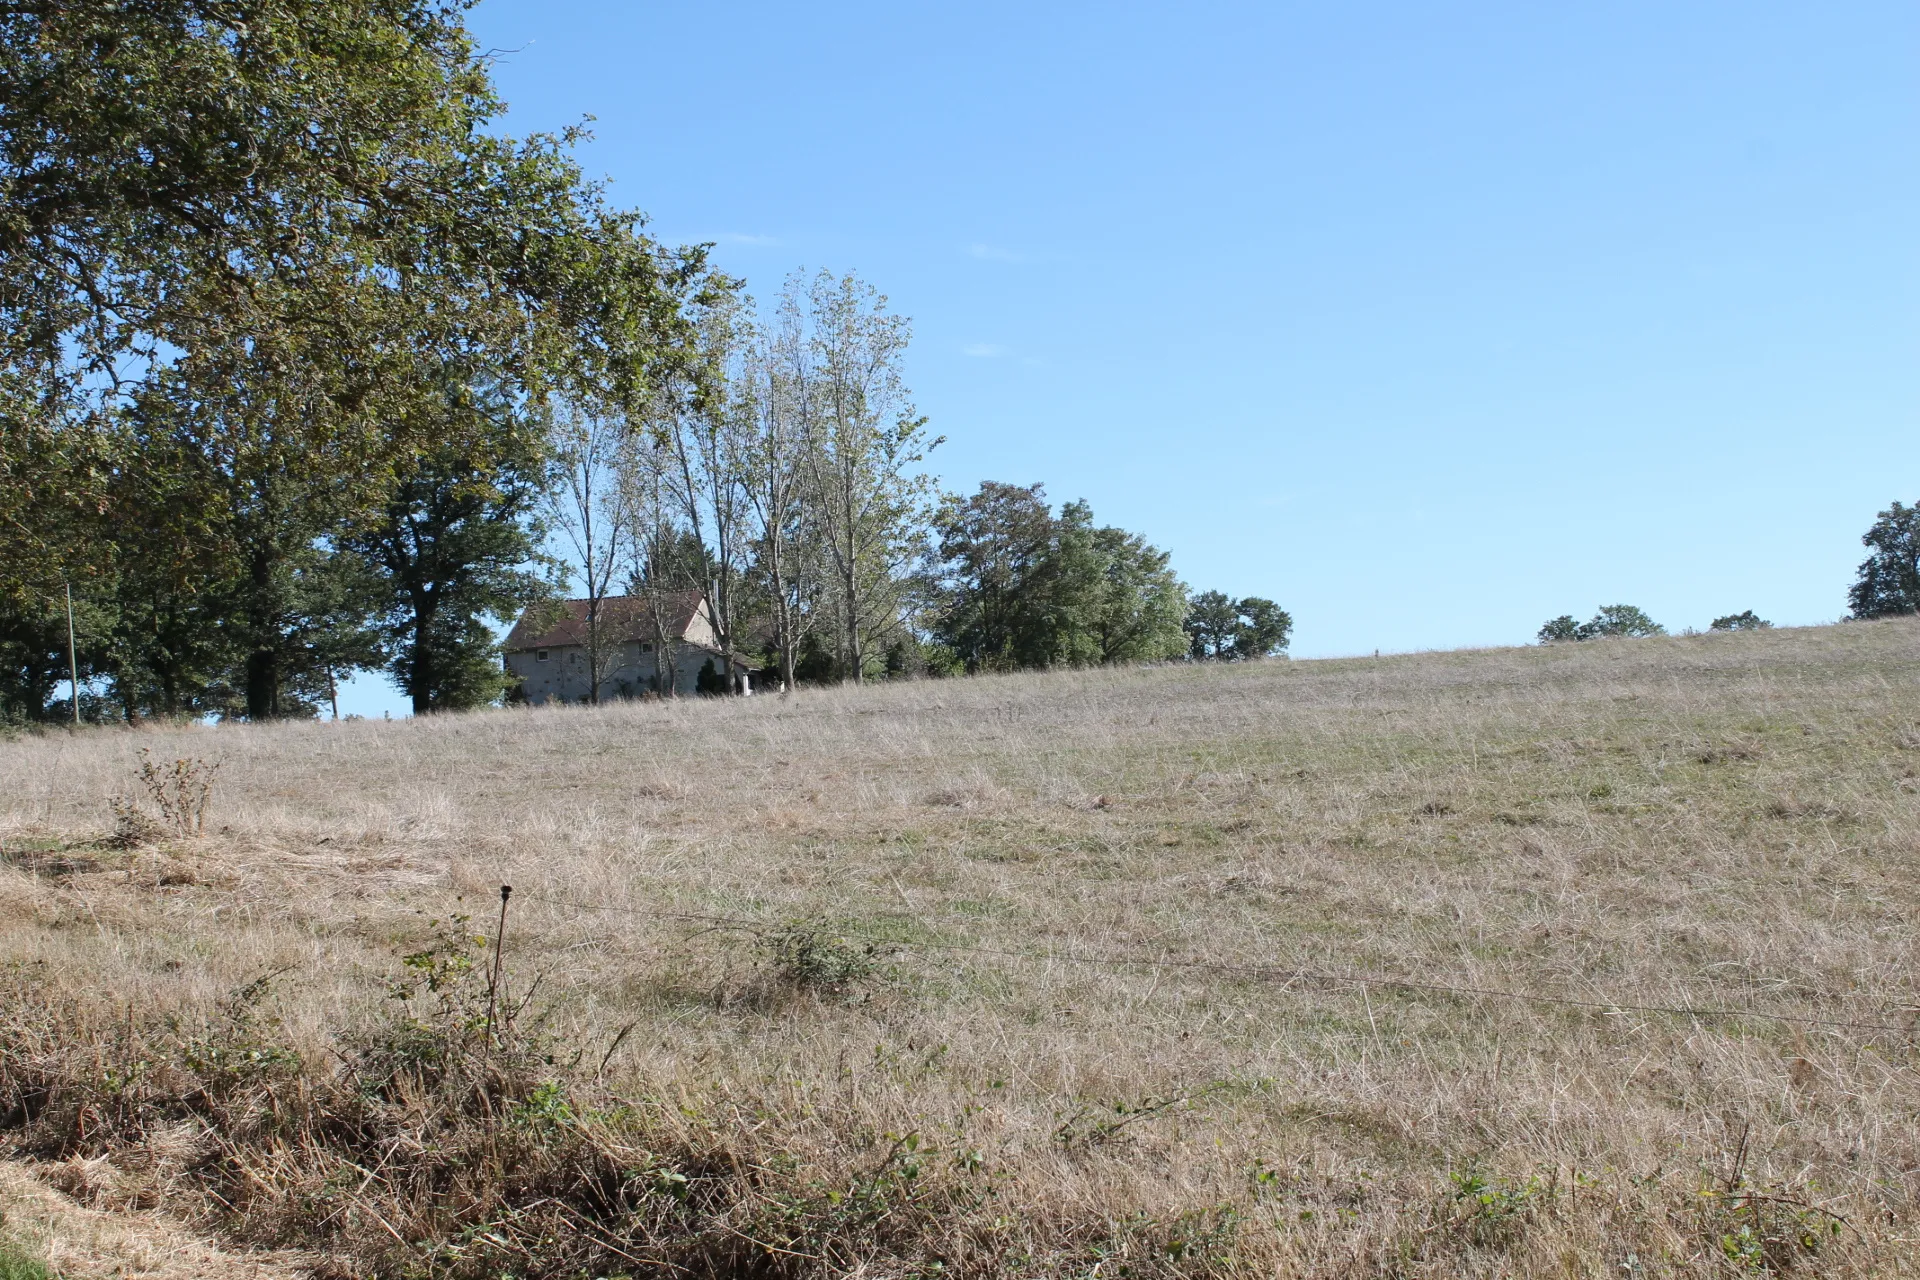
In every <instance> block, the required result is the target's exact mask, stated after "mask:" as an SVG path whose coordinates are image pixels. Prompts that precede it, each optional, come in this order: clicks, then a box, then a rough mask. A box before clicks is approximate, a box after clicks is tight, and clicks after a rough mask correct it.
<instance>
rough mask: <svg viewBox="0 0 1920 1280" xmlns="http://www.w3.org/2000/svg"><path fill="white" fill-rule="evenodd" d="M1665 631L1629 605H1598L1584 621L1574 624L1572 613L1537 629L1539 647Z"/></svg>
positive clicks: (1656, 634)
mask: <svg viewBox="0 0 1920 1280" xmlns="http://www.w3.org/2000/svg"><path fill="white" fill-rule="evenodd" d="M1665 634H1667V629H1666V628H1665V627H1663V626H1661V625H1660V624H1659V623H1657V622H1655V621H1654V620H1653V619H1652V618H1649V617H1648V616H1647V615H1646V611H1645V610H1642V609H1639V608H1636V607H1635V606H1633V605H1630V604H1609V605H1602V606H1601V607H1600V611H1599V612H1598V613H1596V614H1594V615H1593V617H1591V618H1589V619H1588V620H1587V621H1585V622H1576V621H1574V618H1573V615H1572V614H1564V613H1563V614H1561V615H1560V616H1559V617H1557V618H1554V619H1552V620H1551V621H1549V622H1548V623H1547V624H1546V625H1545V626H1543V627H1541V628H1540V634H1539V640H1540V643H1541V644H1553V643H1557V642H1559V641H1565V640H1600V639H1605V638H1607V637H1609V636H1663V635H1665Z"/></svg>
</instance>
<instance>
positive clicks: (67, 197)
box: [0, 0, 708, 719]
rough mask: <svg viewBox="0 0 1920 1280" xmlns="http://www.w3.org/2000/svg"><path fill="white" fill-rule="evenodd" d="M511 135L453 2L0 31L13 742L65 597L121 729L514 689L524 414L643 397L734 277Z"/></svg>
mask: <svg viewBox="0 0 1920 1280" xmlns="http://www.w3.org/2000/svg"><path fill="white" fill-rule="evenodd" d="M499 110H500V104H499V103H498V102H497V100H496V99H495V98H494V96H493V91H492V87H491V85H490V84H489V82H488V79H487V75H486V71H485V62H484V60H483V59H478V58H476V57H475V56H474V50H473V47H472V43H471V40H470V38H469V36H468V33H467V31H466V29H465V27H464V26H463V24H462V21H461V16H460V6H452V5H442V4H439V3H437V2H435V0H396V2H394V3H388V2H387V0H342V2H341V3H330V4H318V3H313V0H262V2H261V3H258V4H250V5H247V6H243V7H240V8H233V7H230V6H229V7H221V6H208V5H205V4H201V3H198V2H197V0H156V2H155V3H152V4H144V5H140V6H135V7H133V8H128V7H127V6H125V5H120V4H112V3H107V2H106V0H82V2H81V3H76V4H67V5H27V6H13V7H10V8H8V9H6V10H4V11H0V605H3V606H4V607H0V647H5V648H9V649H18V650H21V651H23V656H25V657H26V658H28V659H29V660H28V661H26V662H24V663H23V664H22V666H21V670H22V672H23V675H22V677H21V679H20V680H18V681H16V682H13V684H14V685H16V686H17V687H9V688H6V689H5V690H0V697H4V699H5V708H4V710H5V711H6V713H7V714H9V715H12V716H14V717H15V718H26V717H32V716H35V715H41V714H44V708H45V691H46V679H45V671H46V667H47V662H46V653H47V650H48V646H47V645H46V644H45V643H44V639H45V637H44V635H43V634H42V633H43V632H44V630H45V628H44V626H43V625H42V624H43V622H44V617H43V615H44V612H45V608H46V602H47V601H48V600H49V599H51V598H52V597H53V596H54V595H55V593H56V592H57V590H58V588H59V585H60V583H61V582H62V581H63V580H69V581H71V582H72V583H73V584H74V587H75V594H76V597H77V602H78V603H79V604H81V605H82V606H83V607H84V608H85V609H86V610H88V611H89V613H90V614H91V615H92V617H91V618H90V619H89V621H90V625H89V627H88V633H87V635H86V636H85V637H84V639H85V641H86V643H85V645H84V646H83V649H84V652H83V657H84V659H85V664H86V665H85V666H84V667H83V670H82V680H83V682H86V683H88V684H89V685H104V686H105V687H107V688H109V689H110V690H111V696H112V698H113V700H114V701H115V702H116V703H117V704H118V705H119V708H120V710H121V712H122V713H123V714H125V715H127V716H129V717H132V716H134V715H144V714H164V715H202V714H206V713H208V712H217V713H221V714H244V715H246V716H248V717H249V718H254V719H261V718H270V717H275V716H283V715H303V714H311V713H312V712H313V710H314V708H315V707H316V705H318V703H319V702H320V701H321V699H322V698H323V697H324V694H325V690H326V689H327V688H328V687H329V686H330V684H331V683H332V681H333V679H334V677H335V675H336V674H337V673H340V672H344V671H346V670H350V669H352V668H356V667H365V666H369V665H374V664H376V663H379V662H382V661H390V662H392V663H393V664H395V665H396V666H397V667H398V668H399V669H400V672H401V674H402V678H403V680H404V681H405V682H406V683H407V684H408V687H409V690H410V692H412V693H413V695H414V697H415V700H416V704H419V705H423V706H424V707H425V708H427V709H433V708H436V707H441V706H460V705H471V704H472V703H474V702H476V701H484V700H486V699H488V698H490V697H492V696H493V695H494V694H495V693H497V692H498V688H499V679H498V675H497V671H495V670H493V669H492V654H491V639H490V636H489V635H488V634H487V631H486V627H485V619H487V618H488V617H499V616H502V611H503V610H504V609H505V608H507V607H508V605H509V604H510V603H512V602H515V601H518V600H519V599H521V598H524V597H525V596H526V595H527V594H528V591H529V590H530V588H529V587H528V584H527V583H526V582H525V581H522V580H520V579H517V578H515V576H514V575H515V573H516V572H517V570H516V568H515V566H514V564H512V563H510V562H509V561H510V560H511V557H512V556H513V554H514V553H515V551H516V549H523V548H526V547H530V546H531V545H532V540H533V539H535V538H536V537H537V531H535V530H531V529H530V528H528V527H527V525H526V522H525V520H524V505H525V504H524V495H525V491H526V489H527V487H528V486H529V485H530V484H532V483H534V482H536V481H537V479H538V474H539V473H538V467H537V457H536V455H537V448H536V447H535V446H536V445H537V439H538V438H537V435H535V434H533V433H532V432H531V431H530V428H529V426H528V424H527V423H525V422H522V421H519V420H518V416H517V413H516V412H514V411H511V410H510V407H511V406H521V405H525V404H528V403H534V402H537V401H538V399H539V397H540V396H541V394H543V393H544V391H545V390H546V389H547V388H548V387H550V386H553V385H556V384H565V385H569V386H575V387H581V386H586V387H591V388H593V389H594V391H595V393H596V394H607V395H612V396H616V397H619V396H625V397H628V398H631V397H633V396H635V395H638V394H639V388H641V387H642V386H644V385H646V384H647V383H648V382H649V380H650V379H652V378H654V377H655V375H656V374H657V372H658V371H659V369H660V368H661V367H662V366H663V364H667V363H671V362H673V361H674V360H678V359H681V358H682V356H681V354H680V352H681V349H682V348H684V346H685V341H684V339H685V333H686V325H685V318H684V316H683V315H682V314H681V309H682V305H683V303H684V302H685V300H686V299H687V298H689V297H692V296H697V295H698V294H700V292H701V291H702V290H703V289H704V288H705V287H706V285H705V284H704V283H703V282H705V281H706V280H707V279H708V277H707V274H706V273H705V269H704V254H703V252H702V251H700V250H690V251H681V252H678V253H667V252H664V251H662V250H661V249H660V248H659V247H658V246H656V245H654V244H653V243H652V242H651V241H649V240H647V239H646V237H644V236H643V235H642V234H640V232H639V229H638V228H639V220H638V218H637V216H636V215H632V214H624V213H617V212H612V211H609V210H608V209H606V208H605V207H604V205H603V203H602V201H601V198H600V196H599V194H598V192H597V190H596V189H594V188H592V187H590V186H589V185H587V184H586V183H584V182H583V181H582V180H581V177H580V174H579V172H578V169H577V167H576V166H575V165H574V163H573V162H572V160H571V159H570V158H569V157H568V155H567V147H568V145H569V144H570V143H571V142H572V140H573V136H572V135H568V136H565V137H561V138H551V137H534V138H530V139H525V140H518V141H516V140H514V139H510V138H504V137H501V136H499V135H498V134H497V133H495V132H494V131H493V129H492V128H491V124H490V122H491V121H492V119H493V118H494V117H495V116H496V115H497V114H498V112H499ZM529 441H532V442H533V443H532V444H529V443H528V442H529ZM409 519H411V521H412V526H411V527H410V528H409V529H408V530H406V531H405V536H402V535H401V534H400V533H399V532H397V531H396V521H404V520H409ZM422 536H424V539H425V540H424V541H421V537H422ZM382 551H384V552H385V554H378V552H382ZM436 573H437V574H439V575H440V576H439V577H437V578H435V577H432V576H430V575H433V574H436ZM433 584H444V589H445V598H444V599H439V600H434V601H426V602H424V603H425V604H426V605H427V606H429V607H426V608H425V609H424V610H422V609H418V608H416V606H419V605H421V604H423V601H422V599H421V594H420V593H421V589H422V587H423V586H431V585H433ZM396 601H398V602H399V603H396ZM400 615H404V617H402V616H400ZM10 665H11V664H10Z"/></svg>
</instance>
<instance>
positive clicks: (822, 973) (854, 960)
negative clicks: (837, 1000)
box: [760, 921, 876, 996]
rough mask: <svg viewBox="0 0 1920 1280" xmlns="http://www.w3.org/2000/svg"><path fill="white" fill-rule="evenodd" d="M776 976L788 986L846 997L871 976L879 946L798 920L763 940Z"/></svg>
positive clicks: (761, 944)
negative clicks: (876, 947)
mask: <svg viewBox="0 0 1920 1280" xmlns="http://www.w3.org/2000/svg"><path fill="white" fill-rule="evenodd" d="M760 946H761V949H762V950H763V951H764V952H765V953H766V956H767V961H768V964H769V966H770V967H771V968H772V970H773V974H774V977H775V978H777V979H778V980H779V981H780V982H782V983H784V984H786V985H787V986H790V987H794V988H796V989H799V990H804V991H819V992H824V993H826V994H830V995H837V996H843V995H846V994H848V993H849V992H850V991H851V990H852V989H853V988H854V987H855V986H857V985H858V984H859V983H861V982H863V981H865V980H866V979H867V978H869V977H871V976H872V974H873V971H874V964H875V961H874V954H875V950H876V949H875V947H874V945H873V944H872V943H871V942H858V941H854V940H852V939H849V938H845V937H841V936H840V935H838V934H835V933H833V932H832V931H830V930H828V929H827V928H826V927H825V926H823V925H819V924H815V923H809V922H806V921H796V922H794V923H792V924H789V925H787V926H786V927H785V928H783V929H780V930H779V931H777V932H775V933H771V934H768V935H767V936H766V937H764V938H762V939H761V942H760Z"/></svg>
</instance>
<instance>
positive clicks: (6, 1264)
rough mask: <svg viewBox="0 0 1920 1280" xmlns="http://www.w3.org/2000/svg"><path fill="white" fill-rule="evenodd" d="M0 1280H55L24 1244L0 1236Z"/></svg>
mask: <svg viewBox="0 0 1920 1280" xmlns="http://www.w3.org/2000/svg"><path fill="white" fill-rule="evenodd" d="M0 1280H56V1277H55V1276H54V1273H53V1272H52V1271H51V1270H50V1269H48V1267H47V1264H46V1263H45V1262H44V1261H42V1260H41V1258H40V1256H39V1255H38V1254H36V1253H34V1252H33V1251H32V1250H30V1249H29V1248H28V1247H27V1246H26V1245H25V1244H24V1243H22V1242H20V1241H18V1240H14V1239H10V1238H8V1237H6V1236H3V1235H0Z"/></svg>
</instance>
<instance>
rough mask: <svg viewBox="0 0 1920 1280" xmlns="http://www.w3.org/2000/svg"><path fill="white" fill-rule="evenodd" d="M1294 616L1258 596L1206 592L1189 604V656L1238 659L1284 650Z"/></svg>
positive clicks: (1216, 660)
mask: <svg viewBox="0 0 1920 1280" xmlns="http://www.w3.org/2000/svg"><path fill="white" fill-rule="evenodd" d="M1292 631H1293V618H1292V616H1291V615H1290V614H1288V613H1287V611H1286V610H1285V609H1282V608H1281V607H1280V606H1279V605H1277V604H1275V603H1274V602H1273V601H1271V600H1265V599H1262V598H1261V597H1259V596H1247V597H1245V598H1244V599H1240V600H1235V599H1233V598H1232V597H1230V596H1228V595H1227V594H1225V593H1224V592H1220V591H1203V592H1201V593H1200V594H1199V595H1197V596H1194V597H1193V599H1192V601H1191V602H1190V603H1189V605H1188V607H1187V622H1186V633H1187V655H1188V656H1189V657H1191V658H1192V659H1193V660H1194V661H1196V662H1207V661H1215V662H1235V661H1243V660H1245V659H1248V658H1267V657H1272V656H1273V655H1274V654H1277V653H1285V652H1286V649H1287V640H1288V637H1289V636H1290V635H1291V634H1292Z"/></svg>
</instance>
